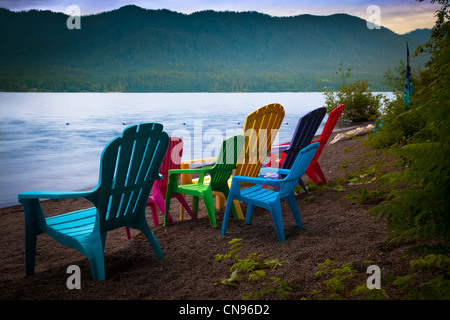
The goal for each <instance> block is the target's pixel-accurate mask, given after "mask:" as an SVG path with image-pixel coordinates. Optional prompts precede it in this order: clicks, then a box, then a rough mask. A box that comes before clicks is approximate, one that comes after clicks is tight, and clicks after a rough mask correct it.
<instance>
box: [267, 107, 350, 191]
mask: <svg viewBox="0 0 450 320" xmlns="http://www.w3.org/2000/svg"><path fill="white" fill-rule="evenodd" d="M344 108H345V106H344V105H343V104H342V105H340V106H339V107H336V108H335V109H334V110H333V111H331V112H330V114H329V115H328V119H327V122H326V123H325V126H324V127H323V130H322V133H321V135H320V137H319V139H317V140H314V141H311V143H314V142H319V143H320V147H319V149H317V152H316V154H315V155H314V158H313V159H312V160H311V163H310V165H309V166H308V168H307V169H306V172H305V174H307V175H308V177H309V178H310V179H311V180H312V181H313V182H314V183H315V184H318V183H319V179H318V177H319V178H320V179H321V180H322V181H323V182H324V183H327V179H326V178H325V175H324V174H323V172H322V169H321V168H320V165H319V163H318V162H317V159H319V157H320V154H321V153H322V150H323V148H324V147H325V145H326V144H327V141H328V139H329V138H330V135H331V133H332V132H333V130H334V127H335V126H336V123H337V121H338V120H339V117H340V116H341V114H342V112H343V111H344ZM289 147H290V143H285V144H280V145H276V146H272V150H278V152H282V153H281V156H280V159H278V160H275V161H271V162H269V163H268V164H267V166H268V167H276V168H283V162H284V160H285V157H286V153H285V152H283V151H284V150H286V149H288V148H289ZM305 191H306V190H305Z"/></svg>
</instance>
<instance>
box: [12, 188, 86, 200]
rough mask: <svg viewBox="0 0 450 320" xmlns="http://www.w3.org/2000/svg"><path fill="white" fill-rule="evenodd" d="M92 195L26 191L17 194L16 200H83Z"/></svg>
mask: <svg viewBox="0 0 450 320" xmlns="http://www.w3.org/2000/svg"><path fill="white" fill-rule="evenodd" d="M91 194H92V191H83V192H67V191H28V192H22V193H19V195H18V199H19V202H20V200H24V199H73V198H85V197H87V196H89V195H91Z"/></svg>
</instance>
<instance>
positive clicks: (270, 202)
mask: <svg viewBox="0 0 450 320" xmlns="http://www.w3.org/2000/svg"><path fill="white" fill-rule="evenodd" d="M319 145H320V143H319V142H315V143H312V144H310V145H309V146H307V147H306V148H304V149H302V150H301V151H300V152H299V153H298V155H297V158H296V159H295V161H294V163H293V164H292V166H291V168H290V169H277V168H270V167H265V168H262V169H261V173H260V177H244V176H234V177H233V180H232V181H231V189H230V194H229V195H228V199H227V206H226V208H225V214H224V217H223V223H222V230H221V235H222V236H223V235H225V233H226V229H227V224H228V218H229V216H230V205H231V204H232V203H233V200H239V201H242V202H246V203H247V213H246V215H245V223H246V224H251V222H252V218H253V209H254V206H259V207H263V208H265V209H267V210H269V211H270V213H271V214H272V219H273V222H274V224H275V230H276V233H277V237H278V241H280V242H283V241H285V235H284V227H283V219H282V212H281V200H285V201H287V203H288V204H289V207H290V208H291V211H292V215H293V216H294V219H295V222H296V224H297V227H298V228H300V229H301V228H303V224H302V220H301V218H300V212H299V210H298V206H297V201H296V199H295V194H294V188H295V186H296V185H297V184H298V181H299V179H300V177H301V176H302V175H303V174H304V173H305V170H306V168H307V167H308V165H309V164H310V162H311V160H312V158H313V156H314V154H315V153H316V151H317V149H318V148H319ZM268 172H276V173H278V174H280V175H285V178H283V179H268V178H264V174H266V173H268ZM241 183H254V184H256V185H255V186H253V187H250V188H246V189H241V187H240V184H241ZM264 185H279V186H280V189H279V191H278V192H277V191H273V190H269V189H266V188H264Z"/></svg>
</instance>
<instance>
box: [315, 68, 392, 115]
mask: <svg viewBox="0 0 450 320" xmlns="http://www.w3.org/2000/svg"><path fill="white" fill-rule="evenodd" d="M350 71H351V68H349V69H348V70H347V72H344V71H343V70H342V63H341V67H340V68H339V70H338V71H337V72H336V73H337V74H340V76H341V81H342V83H341V86H340V87H339V89H338V90H337V91H336V92H334V91H327V90H326V89H324V90H323V91H324V95H325V107H326V108H327V111H328V112H331V111H332V110H333V109H334V108H336V106H338V105H341V104H344V105H345V109H344V111H343V112H342V115H341V117H342V118H343V119H347V120H350V121H354V122H362V121H375V119H376V118H377V117H378V116H379V114H380V113H379V111H378V110H379V109H380V107H381V106H382V104H383V101H384V100H385V97H384V96H383V95H382V94H373V93H372V92H370V91H369V84H368V82H367V80H355V81H353V82H350V83H347V79H348V78H349V77H350V75H351V73H350Z"/></svg>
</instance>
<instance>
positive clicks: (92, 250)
mask: <svg viewBox="0 0 450 320" xmlns="http://www.w3.org/2000/svg"><path fill="white" fill-rule="evenodd" d="M100 238H101V239H100ZM104 239H106V234H105V235H100V236H99V238H97V240H95V241H89V242H87V244H86V245H85V246H83V251H82V253H83V254H84V255H85V256H86V258H87V259H88V260H89V263H90V264H91V271H92V277H93V279H94V281H99V280H105V258H104V255H103V247H104Z"/></svg>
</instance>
